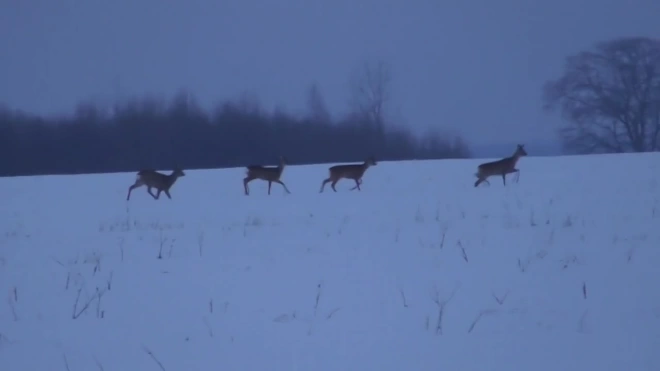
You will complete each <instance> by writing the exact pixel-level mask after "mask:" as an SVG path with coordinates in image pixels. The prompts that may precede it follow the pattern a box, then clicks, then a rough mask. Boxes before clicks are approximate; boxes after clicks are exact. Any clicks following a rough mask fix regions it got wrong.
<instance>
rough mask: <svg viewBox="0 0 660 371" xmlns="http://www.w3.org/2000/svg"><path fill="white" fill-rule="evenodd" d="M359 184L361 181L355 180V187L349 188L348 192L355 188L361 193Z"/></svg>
mask: <svg viewBox="0 0 660 371" xmlns="http://www.w3.org/2000/svg"><path fill="white" fill-rule="evenodd" d="M360 183H362V181H361V180H360V179H355V187H353V188H351V189H350V190H351V191H352V190H354V189H355V188H357V190H358V191H361V189H360Z"/></svg>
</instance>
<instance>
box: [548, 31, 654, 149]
mask: <svg viewBox="0 0 660 371" xmlns="http://www.w3.org/2000/svg"><path fill="white" fill-rule="evenodd" d="M543 99H544V101H545V107H546V109H548V110H550V111H553V110H556V109H559V110H560V111H561V113H562V114H563V116H564V117H565V118H566V119H567V122H566V123H565V124H564V125H563V126H562V127H561V129H560V130H559V134H560V136H561V138H562V140H563V143H564V147H565V148H566V149H567V150H570V151H575V152H578V153H598V152H601V153H602V152H647V151H658V150H660V142H659V141H658V140H659V138H660V40H659V39H652V38H646V37H631V38H620V39H614V40H610V41H606V42H601V43H598V44H596V45H595V47H594V49H593V50H591V51H584V52H581V53H578V54H577V55H572V56H569V57H568V58H567V59H566V64H565V67H564V73H563V76H561V77H560V78H559V79H557V80H552V81H549V82H547V83H546V84H545V86H544V87H543Z"/></svg>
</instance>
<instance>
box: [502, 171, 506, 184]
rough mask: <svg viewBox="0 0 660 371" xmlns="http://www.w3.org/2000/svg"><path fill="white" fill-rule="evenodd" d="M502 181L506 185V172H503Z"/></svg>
mask: <svg viewBox="0 0 660 371" xmlns="http://www.w3.org/2000/svg"><path fill="white" fill-rule="evenodd" d="M502 183H504V185H506V173H504V174H502Z"/></svg>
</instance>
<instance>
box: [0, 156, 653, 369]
mask: <svg viewBox="0 0 660 371" xmlns="http://www.w3.org/2000/svg"><path fill="white" fill-rule="evenodd" d="M483 161H485V160H454V161H416V162H400V163H385V162H383V163H379V164H378V165H377V166H376V167H372V168H370V169H369V170H367V172H366V174H365V176H364V182H363V184H362V191H361V192H358V191H349V190H348V189H349V188H350V187H352V186H353V183H351V182H348V181H345V180H344V181H341V182H340V183H339V184H338V186H337V189H338V191H339V192H337V193H334V192H332V190H331V189H330V188H329V187H326V190H325V192H324V193H322V194H319V193H318V191H319V188H320V185H321V181H322V180H323V179H324V178H325V177H326V176H327V168H328V166H329V165H315V166H290V167H288V168H287V169H285V171H284V174H283V176H282V180H283V181H284V182H285V183H286V185H287V186H288V187H289V189H290V190H291V192H292V194H290V195H285V194H284V191H283V189H282V187H281V186H280V185H277V184H273V189H272V194H271V195H270V196H268V195H266V187H267V185H266V183H265V182H261V181H254V182H252V183H251V184H250V191H251V195H250V196H245V195H244V194H243V185H242V178H243V176H244V173H245V172H244V169H240V168H239V169H228V170H210V171H187V175H186V176H185V177H183V178H180V179H179V181H178V182H177V183H176V184H175V185H174V186H173V188H172V192H171V194H172V197H173V199H172V200H169V199H167V197H165V196H164V195H161V199H160V200H159V201H154V200H153V199H152V198H151V197H150V196H149V195H148V194H147V193H146V189H145V188H140V189H137V190H135V191H134V192H133V194H132V195H131V200H130V201H129V202H126V201H125V198H126V192H127V189H128V186H129V185H130V184H132V182H133V181H134V179H135V175H134V173H125V174H105V175H87V176H35V177H21V178H2V179H0V194H2V203H1V205H0V293H1V295H0V299H2V300H1V301H0V370H3V371H23V370H25V371H35V370H70V371H79V370H80V371H82V370H86V371H87V370H105V371H112V370H117V371H120V370H121V371H127V370H155V371H158V370H167V371H173V370H182V371H183V370H186V371H192V370H309V371H323V370H333V371H335V370H360V371H365V370H379V371H383V370H401V371H404V370H405V371H408V370H410V371H416V370H535V371H536V370H551V371H558V370H561V371H566V370H599V371H602V370H626V371H631V370H659V369H660V267H659V265H660V184H659V181H660V155H658V154H644V155H618V156H614V155H612V156H610V155H607V156H583V157H555V158H552V157H543V158H534V157H525V158H522V159H521V160H520V162H519V163H518V168H519V169H521V175H520V182H519V183H517V184H516V183H514V182H513V179H512V178H513V177H512V176H509V177H508V179H507V180H508V182H507V183H508V185H507V186H506V187H503V186H502V181H501V179H500V178H491V179H490V183H491V184H490V186H488V185H482V186H480V187H478V188H474V187H473V183H474V181H475V178H474V173H475V171H476V165H477V164H478V163H480V162H483Z"/></svg>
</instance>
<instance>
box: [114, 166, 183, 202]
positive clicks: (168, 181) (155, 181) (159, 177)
mask: <svg viewBox="0 0 660 371" xmlns="http://www.w3.org/2000/svg"><path fill="white" fill-rule="evenodd" d="M185 175H186V174H185V173H184V172H183V170H181V169H179V168H176V169H174V171H172V173H171V174H169V175H166V174H161V173H159V172H157V171H154V170H149V169H143V170H140V171H139V172H138V173H137V177H136V179H135V183H133V185H132V186H130V187H128V195H127V196H126V201H128V200H129V199H130V198H131V192H132V191H133V190H134V189H135V188H139V187H142V186H147V192H148V193H149V194H150V195H151V197H153V198H154V200H157V199H158V198H159V197H160V193H161V192H165V195H167V198H169V199H170V200H171V199H172V196H171V195H170V188H172V185H174V182H176V180H177V179H178V178H179V177H182V176H185ZM152 188H156V189H157V190H158V193H156V194H155V195H154V194H153V193H152V192H151V189H152Z"/></svg>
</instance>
